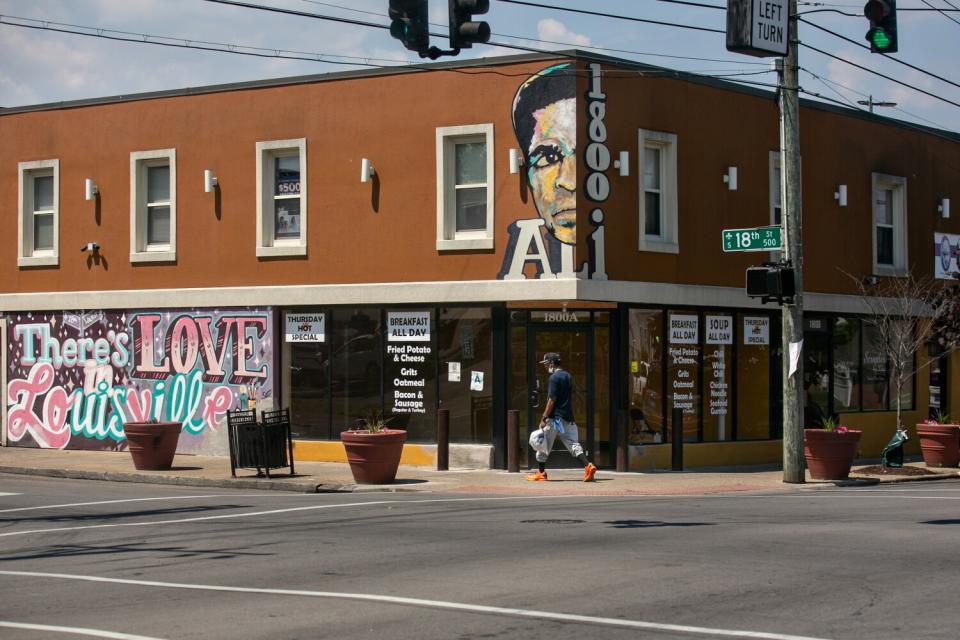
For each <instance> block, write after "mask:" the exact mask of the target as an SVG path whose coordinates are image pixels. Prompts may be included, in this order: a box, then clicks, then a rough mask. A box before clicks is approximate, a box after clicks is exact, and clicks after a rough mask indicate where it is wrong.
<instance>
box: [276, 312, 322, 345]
mask: <svg viewBox="0 0 960 640" xmlns="http://www.w3.org/2000/svg"><path fill="white" fill-rule="evenodd" d="M284 319H285V325H286V331H285V332H284V333H285V340H286V341H287V342H326V341H327V338H326V331H325V329H324V322H325V319H324V315H323V314H322V313H288V314H286V316H285V318H284Z"/></svg>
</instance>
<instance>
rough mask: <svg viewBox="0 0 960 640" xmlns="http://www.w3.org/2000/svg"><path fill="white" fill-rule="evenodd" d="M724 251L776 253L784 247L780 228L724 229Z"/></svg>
mask: <svg viewBox="0 0 960 640" xmlns="http://www.w3.org/2000/svg"><path fill="white" fill-rule="evenodd" d="M722 237H723V250H724V251H776V250H777V249H779V248H780V247H782V246H783V242H782V240H781V236H780V227H753V228H750V229H724V230H723V232H722Z"/></svg>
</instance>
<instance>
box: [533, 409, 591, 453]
mask: <svg viewBox="0 0 960 640" xmlns="http://www.w3.org/2000/svg"><path fill="white" fill-rule="evenodd" d="M557 422H559V423H560V424H559V425H557V424H556V423H557ZM543 435H544V436H545V437H546V440H547V451H548V452H549V451H552V450H553V443H554V441H555V440H556V439H557V437H559V438H560V442H562V443H563V446H565V447H566V448H567V451H569V452H570V453H571V454H572V455H573V457H574V458H576V457H578V456H579V455H580V454H581V453H583V447H581V446H580V430H579V428H578V427H577V423H576V422H573V421H569V422H568V421H566V420H564V419H563V418H558V419H557V420H547V424H546V425H544V427H543ZM549 455H550V454H549V453H541V452H540V451H537V462H546V461H547V457H548V456H549Z"/></svg>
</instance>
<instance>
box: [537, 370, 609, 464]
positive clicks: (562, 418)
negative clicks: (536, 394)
mask: <svg viewBox="0 0 960 640" xmlns="http://www.w3.org/2000/svg"><path fill="white" fill-rule="evenodd" d="M540 364H542V365H545V366H546V368H547V371H549V372H550V380H549V382H548V383H547V405H546V406H545V407H544V409H543V417H542V418H541V420H540V428H541V429H543V435H544V438H545V440H546V446H545V449H544V451H537V465H538V467H539V469H538V470H537V472H536V473H534V474H529V475H526V476H524V479H526V480H530V481H532V482H546V481H547V470H546V469H547V458H548V457H549V456H550V451H551V450H552V449H553V442H554V440H555V439H556V437H557V436H560V441H561V442H563V445H564V446H565V447H566V448H567V450H568V451H569V452H570V454H571V455H573V456H574V457H575V458H576V459H577V460H579V461H580V462H582V463H583V481H584V482H592V481H593V479H594V475H596V473H597V467H596V466H594V464H593V463H592V462H590V461H589V460H587V454H586V453H585V452H584V450H583V447H581V446H580V435H579V433H578V428H577V423H576V422H574V421H573V403H572V397H573V378H571V377H570V374H569V373H567V372H566V371H565V370H563V369H562V368H561V367H560V354H559V353H556V352H553V351H550V352H548V353H545V354H544V355H543V360H541V361H540Z"/></svg>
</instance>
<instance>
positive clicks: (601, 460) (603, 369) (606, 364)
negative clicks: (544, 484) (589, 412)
mask: <svg viewBox="0 0 960 640" xmlns="http://www.w3.org/2000/svg"><path fill="white" fill-rule="evenodd" d="M593 341H594V343H593V424H594V443H595V444H594V451H595V452H596V453H595V454H594V458H595V460H594V461H595V462H596V463H597V464H599V465H600V466H610V465H612V464H613V457H612V455H613V450H612V447H611V441H610V423H611V416H610V329H609V328H607V327H596V328H595V329H594V331H593Z"/></svg>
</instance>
